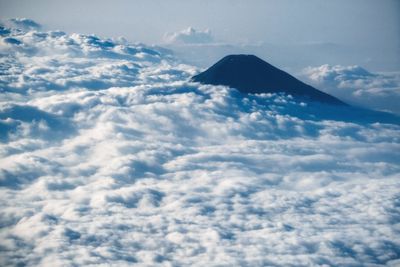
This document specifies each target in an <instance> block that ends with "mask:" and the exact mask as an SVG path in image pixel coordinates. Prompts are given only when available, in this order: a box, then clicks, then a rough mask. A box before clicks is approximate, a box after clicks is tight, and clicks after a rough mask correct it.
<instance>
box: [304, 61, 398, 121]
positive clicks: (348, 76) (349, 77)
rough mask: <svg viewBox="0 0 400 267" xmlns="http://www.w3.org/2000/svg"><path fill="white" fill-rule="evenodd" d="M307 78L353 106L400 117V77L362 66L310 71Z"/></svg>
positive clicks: (324, 68) (396, 74)
mask: <svg viewBox="0 0 400 267" xmlns="http://www.w3.org/2000/svg"><path fill="white" fill-rule="evenodd" d="M303 77H305V78H307V79H308V81H309V82H310V83H312V84H313V85H315V86H317V87H318V88H319V89H321V90H323V91H325V92H327V93H330V94H333V95H335V96H337V97H339V98H341V99H343V100H345V101H348V102H350V103H352V104H356V105H360V106H363V107H367V108H373V109H377V110H385V111H390V112H393V113H397V114H400V108H399V105H398V103H399V101H400V73H386V74H379V73H371V72H368V71H367V70H365V69H363V68H361V67H360V66H340V65H336V66H330V65H322V66H320V67H308V68H306V69H305V70H304V71H303Z"/></svg>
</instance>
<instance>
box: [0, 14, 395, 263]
mask: <svg viewBox="0 0 400 267" xmlns="http://www.w3.org/2000/svg"><path fill="white" fill-rule="evenodd" d="M16 21H17V22H15V21H8V22H7V23H8V24H7V23H3V26H2V27H1V28H0V35H1V39H0V53H1V55H0V56H1V57H0V62H1V65H0V66H1V69H0V90H1V92H0V94H1V97H0V134H1V135H0V157H1V160H0V204H1V207H2V208H1V210H0V263H1V264H0V265H2V266H24V265H27V266H35V265H40V266H90V265H96V266H97V265H104V266H109V265H113V266H131V265H133V264H135V263H136V264H138V265H140V266H155V265H160V266H383V265H388V266H398V265H399V264H400V241H399V240H400V224H399V222H400V192H399V188H400V179H399V177H400V176H399V174H400V164H399V163H400V126H399V123H400V121H399V119H398V117H395V116H389V115H385V114H380V113H375V112H368V111H362V110H357V109H354V108H352V107H334V106H332V107H330V106H323V105H320V104H318V103H305V102H301V101H299V100H297V99H294V98H293V97H291V96H285V95H280V94H262V95H242V94H240V93H239V92H238V91H236V90H235V89H231V88H227V87H223V86H208V85H200V84H197V83H192V82H190V81H189V78H190V77H191V76H192V75H193V74H195V73H197V72H198V71H199V70H198V69H197V68H195V67H192V66H188V65H184V64H181V63H180V62H179V61H178V60H176V59H174V57H173V55H171V54H170V53H169V51H167V50H165V49H162V48H157V47H150V46H146V45H142V44H130V43H127V42H126V41H125V40H123V39H121V40H113V39H103V38H100V37H97V36H93V35H81V34H66V33H64V32H60V31H51V32H41V31H40V30H39V25H38V24H37V23H35V24H37V25H35V24H32V23H31V22H32V21H29V20H26V21H25V20H24V19H19V20H16ZM24 21H25V22H24ZM25 24H27V25H26V26H24V27H22V26H23V25H25ZM21 25H22V26H21ZM28 25H31V26H30V27H28ZM32 25H33V26H32ZM27 27H28V28H27ZM313 77H314V76H313Z"/></svg>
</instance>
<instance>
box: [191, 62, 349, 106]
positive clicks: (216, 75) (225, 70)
mask: <svg viewBox="0 0 400 267" xmlns="http://www.w3.org/2000/svg"><path fill="white" fill-rule="evenodd" d="M192 80H193V81H195V82H200V83H203V84H213V85H226V86H230V87H233V88H236V89H238V90H239V91H241V92H243V93H278V92H284V93H287V94H291V95H294V96H298V97H302V98H308V99H310V100H313V101H318V102H322V103H329V104H335V105H345V103H343V102H342V101H340V100H339V99H337V98H335V97H333V96H331V95H328V94H326V93H324V92H321V91H319V90H317V89H315V88H313V87H311V86H309V85H307V84H305V83H303V82H301V81H299V80H297V79H296V78H294V77H293V76H291V75H289V74H288V73H286V72H284V71H282V70H280V69H278V68H276V67H274V66H272V65H270V64H268V63H267V62H265V61H263V60H262V59H260V58H258V57H256V56H254V55H229V56H226V57H224V58H223V59H221V60H220V61H218V62H217V63H215V64H214V65H213V66H211V67H210V68H209V69H207V70H206V71H204V72H202V73H200V74H198V75H196V76H194V77H193V78H192Z"/></svg>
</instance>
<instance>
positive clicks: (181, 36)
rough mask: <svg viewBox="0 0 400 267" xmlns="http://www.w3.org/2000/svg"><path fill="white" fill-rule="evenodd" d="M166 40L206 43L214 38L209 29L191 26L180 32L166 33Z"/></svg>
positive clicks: (174, 42)
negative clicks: (197, 28)
mask: <svg viewBox="0 0 400 267" xmlns="http://www.w3.org/2000/svg"><path fill="white" fill-rule="evenodd" d="M164 40H165V41H166V42H167V43H170V44H206V43H211V42H213V40H214V38H213V36H212V34H211V31H210V30H209V29H206V30H204V31H202V30H196V29H194V28H192V27H189V28H187V29H185V30H182V31H180V32H174V33H166V34H165V36H164Z"/></svg>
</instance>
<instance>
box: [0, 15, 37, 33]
mask: <svg viewBox="0 0 400 267" xmlns="http://www.w3.org/2000/svg"><path fill="white" fill-rule="evenodd" d="M3 23H4V24H5V25H7V26H9V27H12V28H16V29H20V30H24V31H30V30H40V29H41V28H42V25H40V24H39V23H37V22H35V21H33V20H31V19H27V18H13V19H9V20H6V21H4V22H3Z"/></svg>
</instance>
